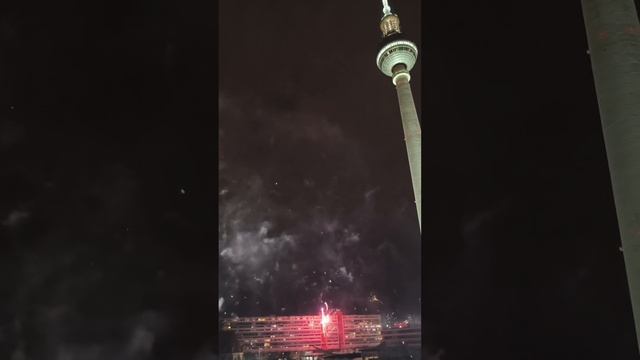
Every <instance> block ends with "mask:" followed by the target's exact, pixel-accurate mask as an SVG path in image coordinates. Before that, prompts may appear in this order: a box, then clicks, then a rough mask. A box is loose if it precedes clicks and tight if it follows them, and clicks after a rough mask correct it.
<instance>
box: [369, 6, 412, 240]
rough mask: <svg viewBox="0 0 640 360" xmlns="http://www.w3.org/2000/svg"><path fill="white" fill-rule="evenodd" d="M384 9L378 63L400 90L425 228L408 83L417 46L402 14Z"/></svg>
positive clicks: (404, 125) (406, 134)
mask: <svg viewBox="0 0 640 360" xmlns="http://www.w3.org/2000/svg"><path fill="white" fill-rule="evenodd" d="M382 12H383V17H382V19H381V20H380V31H382V42H381V43H380V50H379V51H378V56H376V63H377V65H378V69H380V71H382V73H383V74H385V75H387V76H389V77H391V81H392V82H393V85H395V87H396V92H397V93H398V102H399V104H400V116H401V118H402V128H403V130H404V140H405V144H406V146H407V156H408V158H409V170H410V171H411V183H412V185H413V194H414V196H415V202H416V210H417V213H418V225H419V226H420V231H422V217H421V207H422V185H421V184H422V165H421V162H422V132H421V130H420V121H419V120H418V113H417V111H416V106H415V104H414V102H413V95H412V93H411V85H410V83H409V82H410V81H411V75H410V71H411V69H412V68H413V66H414V65H415V63H416V60H417V59H418V47H417V46H416V44H414V43H413V42H411V41H409V40H407V39H406V38H405V37H404V36H403V34H402V33H401V32H400V18H399V17H398V15H396V14H393V13H392V12H391V7H389V3H388V1H387V0H382Z"/></svg>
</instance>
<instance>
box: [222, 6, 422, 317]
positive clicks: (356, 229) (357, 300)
mask: <svg viewBox="0 0 640 360" xmlns="http://www.w3.org/2000/svg"><path fill="white" fill-rule="evenodd" d="M337 5H338V3H337V2H331V1H330V2H321V3H318V4H313V6H310V4H308V3H307V2H295V1H275V2H266V1H265V2H257V3H250V2H240V1H222V2H221V4H220V14H221V16H220V24H219V29H220V43H219V49H220V52H219V56H220V64H219V66H220V67H219V71H220V73H219V74H220V77H219V88H218V91H219V93H218V105H219V146H220V150H219V151H220V153H219V157H220V162H219V178H220V182H219V188H220V192H219V196H220V197H219V209H220V213H219V216H220V223H219V231H220V283H219V289H220V300H219V301H220V309H221V312H220V315H221V316H222V317H225V316H231V315H232V314H236V315H239V316H257V315H270V314H277V315H300V314H303V315H306V314H318V313H319V312H320V306H321V305H322V304H323V303H324V302H327V304H328V305H329V307H331V308H339V309H342V310H343V311H344V312H346V313H354V314H359V313H380V312H382V313H383V314H387V313H388V314H389V315H393V316H395V317H397V318H398V319H404V318H406V316H408V315H412V316H418V317H419V314H420V297H421V285H420V279H421V259H420V249H421V242H420V230H419V227H418V221H417V215H416V211H415V205H414V198H413V190H412V187H411V177H410V173H409V166H408V161H407V156H406V149H405V145H404V142H403V138H404V136H403V132H402V123H401V120H400V113H399V110H398V103H397V98H396V92H395V89H394V86H393V84H392V82H391V79H390V78H388V77H386V76H385V75H383V74H382V73H381V72H380V71H379V70H378V69H377V67H376V63H375V56H376V54H377V50H378V49H377V46H378V43H379V42H380V41H381V40H382V38H381V32H380V30H379V29H378V23H379V20H380V17H381V5H379V4H377V3H375V2H373V3H372V2H370V1H350V2H348V3H346V4H341V5H340V6H339V7H337ZM419 5H420V4H419V2H418V1H413V2H409V1H406V2H403V3H402V7H398V9H397V11H398V12H399V13H400V14H406V16H404V15H401V22H402V25H403V31H404V32H405V33H406V34H411V35H412V36H411V37H412V39H414V40H415V41H416V42H419V41H420V30H419V29H420V27H419V16H420V15H419V14H420V11H419V10H420V8H419ZM403 9H404V11H403ZM419 69H420V65H419V63H418V65H417V69H416V71H414V72H413V74H414V76H415V80H414V82H412V86H413V90H414V95H415V97H416V100H417V101H416V102H417V106H418V108H419V104H420V84H421V81H420V70H419ZM376 299H377V300H378V301H376Z"/></svg>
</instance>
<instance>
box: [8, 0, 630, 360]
mask: <svg viewBox="0 0 640 360" xmlns="http://www.w3.org/2000/svg"><path fill="white" fill-rule="evenodd" d="M90 3H91V4H89V2H84V1H57V2H36V1H21V2H20V3H19V4H13V5H10V4H2V5H0V161H1V164H2V170H1V171H0V199H1V201H0V256H1V258H0V304H1V305H2V306H0V359H10V360H40V359H45V360H49V359H51V360H107V359H108V360H113V359H125V360H134V359H136V360H137V359H177V360H185V359H188V360H191V359H194V360H212V359H215V358H216V357H215V355H213V354H214V353H215V348H216V347H217V338H216V332H217V327H218V322H217V321H218V320H217V318H218V317H225V316H231V315H233V314H236V315H239V316H251V315H272V314H273V315H294V314H315V313H317V312H318V310H319V306H320V304H321V303H322V302H325V301H326V302H327V303H328V304H329V305H330V306H331V307H334V308H340V309H343V310H344V311H345V312H347V313H356V314H360V313H381V314H384V315H388V314H392V316H393V317H394V318H397V319H403V318H404V317H406V316H409V315H411V316H422V332H423V337H424V347H425V349H426V351H424V353H425V354H429V353H433V354H435V353H439V354H440V355H439V356H433V357H432V358H434V359H435V358H438V359H440V360H444V359H446V360H457V359H505V360H506V359H509V360H514V359H515V360H520V359H523V360H529V359H531V360H534V359H535V360H537V359H545V360H546V359H563V360H566V359H581V360H583V359H612V360H618V359H619V360H626V359H637V358H638V352H637V345H636V343H635V334H634V328H633V321H632V314H631V307H630V304H629V298H628V289H627V284H626V276H625V272H624V264H623V259H622V253H621V252H620V250H619V247H620V239H619V234H618V229H617V221H616V215H615V207H614V203H613V198H612V193H611V186H610V180H609V172H608V168H607V161H606V154H605V152H604V143H603V139H602V131H601V127H600V120H599V115H598V108H597V101H596V97H595V91H594V86H593V79H592V74H591V68H590V63H589V55H588V54H587V42H586V38H585V33H584V25H583V20H582V14H581V9H580V2H579V1H548V2H547V1H537V2H530V3H527V4H525V3H523V2H515V1H498V2H493V3H488V2H479V1H472V0H462V1H457V2H445V1H440V2H435V1H431V2H423V3H421V2H420V1H417V0H415V1H414V0H396V1H391V6H392V8H393V9H394V11H395V12H397V13H398V14H399V16H400V20H401V25H402V28H403V31H404V33H405V34H406V35H407V36H408V37H409V38H410V39H412V40H413V41H415V42H416V43H417V44H418V45H419V48H420V56H419V63H418V64H417V65H416V68H414V70H413V71H412V75H413V76H412V82H411V84H412V90H413V93H414V98H415V100H416V105H417V108H418V113H419V114H421V121H422V130H423V159H424V164H423V181H424V182H423V198H424V199H423V234H422V240H421V236H420V232H419V228H418V223H417V219H416V215H415V209H414V203H413V194H412V190H411V182H410V176H409V168H408V164H407V160H406V150H405V147H404V143H403V135H402V127H401V121H400V116H399V111H398V105H397V100H396V94H395V90H394V88H393V85H392V84H391V81H390V79H389V78H388V77H386V76H384V75H382V74H381V73H380V72H379V70H378V69H377V68H376V66H375V55H376V53H377V46H378V42H379V41H380V40H381V38H380V32H379V29H378V22H379V20H380V17H381V5H380V4H379V2H378V1H374V0H371V1H362V0H353V1H335V0H334V1H324V2H307V1H292V0H286V1H285V0H273V1H255V2H246V1H234V0H223V1H220V2H219V8H218V9H216V5H218V4H216V2H209V3H206V4H205V3H202V4H196V3H188V2H178V1H168V0H166V1H127V2H124V1H123V2H118V1H109V2H106V1H95V2H90ZM216 49H217V50H216ZM216 239H217V240H218V241H216ZM325 273H326V274H325ZM374 295H375V299H378V301H375V300H374ZM231 296H233V297H231ZM225 313H226V314H225Z"/></svg>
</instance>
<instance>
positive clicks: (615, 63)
mask: <svg viewBox="0 0 640 360" xmlns="http://www.w3.org/2000/svg"><path fill="white" fill-rule="evenodd" d="M636 6H637V2H634V0H615V1H610V0H582V13H583V16H584V23H585V28H586V30H587V40H588V43H589V53H590V55H591V67H592V70H593V80H594V84H595V88H596V94H597V97H598V106H599V108H600V120H601V123H602V132H603V135H604V144H605V148H606V152H607V160H608V162H609V172H610V175H611V187H612V189H613V199H614V202H615V206H616V212H617V215H618V227H619V229H620V240H621V241H622V254H623V257H624V264H625V267H626V270H627V282H628V283H629V295H630V296H631V309H632V311H633V315H634V319H635V325H636V340H637V341H638V346H639V349H640V212H639V211H638V210H639V209H640V101H638V100H639V99H640V62H639V61H638V59H640V21H638V13H637V10H638V9H636Z"/></svg>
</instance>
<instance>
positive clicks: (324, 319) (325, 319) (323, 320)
mask: <svg viewBox="0 0 640 360" xmlns="http://www.w3.org/2000/svg"><path fill="white" fill-rule="evenodd" d="M324 306H325V307H323V308H320V324H322V334H323V335H325V336H326V335H327V325H329V322H330V321H331V316H330V315H329V305H327V303H324ZM325 308H326V309H327V312H325V311H324V310H325Z"/></svg>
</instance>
